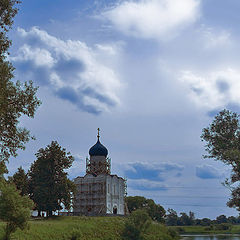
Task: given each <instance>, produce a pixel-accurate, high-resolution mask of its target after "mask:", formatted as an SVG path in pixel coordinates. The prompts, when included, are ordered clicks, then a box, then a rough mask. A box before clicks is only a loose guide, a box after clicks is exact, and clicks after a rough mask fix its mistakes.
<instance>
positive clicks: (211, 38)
mask: <svg viewBox="0 0 240 240" xmlns="http://www.w3.org/2000/svg"><path fill="white" fill-rule="evenodd" d="M200 33H201V36H202V39H203V43H204V47H205V48H206V49H211V48H221V47H227V46H231V45H232V39H231V34H230V33H229V32H228V31H226V30H222V31H220V32H216V31H214V29H211V28H206V29H204V30H203V31H201V32H200Z"/></svg>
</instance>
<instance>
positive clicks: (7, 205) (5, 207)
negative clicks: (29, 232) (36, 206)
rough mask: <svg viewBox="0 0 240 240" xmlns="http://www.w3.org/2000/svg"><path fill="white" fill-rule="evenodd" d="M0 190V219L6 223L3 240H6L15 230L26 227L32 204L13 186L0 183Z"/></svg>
mask: <svg viewBox="0 0 240 240" xmlns="http://www.w3.org/2000/svg"><path fill="white" fill-rule="evenodd" d="M0 189H1V194H0V219H1V220H3V221H5V222H7V223H6V227H5V237H4V240H8V239H10V235H11V233H13V232H15V231H16V229H17V228H20V229H24V228H25V227H26V226H27V220H28V219H29V217H30V213H31V212H30V209H32V208H33V202H32V201H31V200H30V199H29V198H28V197H27V196H21V195H20V194H19V192H18V191H17V190H16V187H15V186H14V185H13V184H10V183H6V182H5V183H4V181H1V182H0Z"/></svg>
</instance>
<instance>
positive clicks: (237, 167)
mask: <svg viewBox="0 0 240 240" xmlns="http://www.w3.org/2000/svg"><path fill="white" fill-rule="evenodd" d="M201 138H202V140H203V141H205V142H206V145H205V150H206V151H207V153H208V155H205V156H204V157H205V158H214V159H215V160H220V161H222V162H223V163H225V164H227V165H230V166H231V167H232V174H231V177H230V179H226V181H225V185H226V186H228V187H229V188H230V189H231V190H232V194H231V195H232V197H231V199H230V200H229V202H228V206H229V207H236V208H237V210H240V187H239V186H236V184H238V183H239V181H240V122H239V115H238V114H237V113H234V112H231V111H229V110H226V109H224V110H223V111H221V112H219V113H218V114H217V115H216V116H215V118H214V120H213V122H212V123H211V124H210V126H209V127H207V128H204V129H203V132H202V135H201ZM233 184H234V187H233Z"/></svg>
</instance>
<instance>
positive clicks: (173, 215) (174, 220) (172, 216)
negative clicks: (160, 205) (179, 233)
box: [166, 208, 178, 226]
mask: <svg viewBox="0 0 240 240" xmlns="http://www.w3.org/2000/svg"><path fill="white" fill-rule="evenodd" d="M167 211H168V214H167V215H166V224H167V225H168V226H177V225H178V215H177V212H176V211H175V210H173V209H171V208H169V209H168V210H167Z"/></svg>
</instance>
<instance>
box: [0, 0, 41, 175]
mask: <svg viewBox="0 0 240 240" xmlns="http://www.w3.org/2000/svg"><path fill="white" fill-rule="evenodd" d="M18 3H19V1H17V0H1V2H0V30H1V32H0V161H1V164H0V167H2V169H1V171H3V168H4V163H5V162H6V161H8V159H9V157H10V156H14V157H15V156H16V155H17V150H18V149H24V148H25V146H24V145H25V143H26V142H28V141H29V140H30V138H31V136H30V133H29V131H28V130H27V129H26V128H21V127H19V126H18V124H19V118H20V117H21V116H22V115H26V116H28V117H34V113H35V111H36V108H37V107H38V106H39V104H40V101H39V100H38V98H37V97H36V91H37V88H36V87H34V86H33V83H32V82H31V81H30V82H28V83H27V82H25V83H24V84H23V85H22V84H21V83H20V82H19V81H16V82H14V81H13V80H12V79H13V77H14V67H13V66H12V64H11V63H10V62H9V61H8V60H7V55H8V54H9V53H8V50H9V47H10V45H11V41H10V40H9V39H8V37H7V32H8V31H9V29H10V28H11V26H12V24H13V17H14V16H15V15H16V13H17V10H18V9H17V7H16V5H17V4H18ZM5 170H6V169H5Z"/></svg>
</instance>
